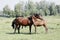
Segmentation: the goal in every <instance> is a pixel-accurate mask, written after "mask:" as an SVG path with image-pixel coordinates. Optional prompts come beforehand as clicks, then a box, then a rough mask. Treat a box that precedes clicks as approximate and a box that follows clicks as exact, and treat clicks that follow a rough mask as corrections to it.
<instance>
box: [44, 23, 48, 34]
mask: <svg viewBox="0 0 60 40" xmlns="http://www.w3.org/2000/svg"><path fill="white" fill-rule="evenodd" d="M43 26H44V28H45V30H46V33H47V32H48V28H47V26H46V25H45V24H43Z"/></svg>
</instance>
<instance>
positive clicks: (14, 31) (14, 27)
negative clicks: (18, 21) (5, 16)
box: [14, 25, 16, 33]
mask: <svg viewBox="0 0 60 40" xmlns="http://www.w3.org/2000/svg"><path fill="white" fill-rule="evenodd" d="M14 28H15V29H14V33H16V25H15V27H14Z"/></svg>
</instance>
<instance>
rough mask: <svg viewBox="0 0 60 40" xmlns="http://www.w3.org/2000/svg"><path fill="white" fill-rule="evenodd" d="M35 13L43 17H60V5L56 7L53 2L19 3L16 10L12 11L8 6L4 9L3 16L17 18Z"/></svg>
mask: <svg viewBox="0 0 60 40" xmlns="http://www.w3.org/2000/svg"><path fill="white" fill-rule="evenodd" d="M34 13H38V14H41V15H43V16H51V15H54V16H55V15H60V5H56V4H55V3H53V2H50V3H49V2H47V1H40V2H35V3H34V2H32V1H28V2H26V3H23V2H21V3H17V4H16V5H15V7H14V10H11V9H10V8H9V6H8V5H5V6H4V8H3V14H4V15H8V17H16V16H25V17H26V16H29V15H32V14H34Z"/></svg>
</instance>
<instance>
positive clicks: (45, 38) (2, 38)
mask: <svg viewBox="0 0 60 40" xmlns="http://www.w3.org/2000/svg"><path fill="white" fill-rule="evenodd" d="M43 18H44V19H46V21H47V27H48V33H47V34H46V33H45V29H44V27H37V33H36V34H35V33H34V32H35V31H34V26H32V34H28V33H29V27H28V26H27V27H26V28H25V27H24V28H23V29H22V28H21V30H20V32H21V33H20V34H17V33H16V34H13V31H14V30H13V28H12V27H11V22H12V21H13V19H14V18H3V17H0V40H60V18H59V17H58V16H47V17H43Z"/></svg>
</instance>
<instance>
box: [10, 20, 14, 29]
mask: <svg viewBox="0 0 60 40" xmlns="http://www.w3.org/2000/svg"><path fill="white" fill-rule="evenodd" d="M11 26H12V28H13V29H14V27H15V20H13V22H12V25H11Z"/></svg>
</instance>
